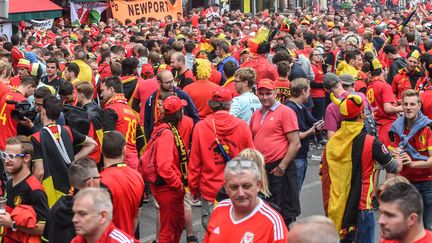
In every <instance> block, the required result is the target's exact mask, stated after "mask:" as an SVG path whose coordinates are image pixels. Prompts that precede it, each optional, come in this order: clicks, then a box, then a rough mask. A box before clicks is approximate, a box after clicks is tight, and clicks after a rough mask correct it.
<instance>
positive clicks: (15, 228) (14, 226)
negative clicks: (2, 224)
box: [11, 221, 18, 232]
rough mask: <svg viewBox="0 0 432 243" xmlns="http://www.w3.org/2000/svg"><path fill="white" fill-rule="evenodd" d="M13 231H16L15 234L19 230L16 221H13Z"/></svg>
mask: <svg viewBox="0 0 432 243" xmlns="http://www.w3.org/2000/svg"><path fill="white" fill-rule="evenodd" d="M11 229H12V231H14V232H15V231H17V230H18V228H17V226H16V224H15V221H12V225H11Z"/></svg>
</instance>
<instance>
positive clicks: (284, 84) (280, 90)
mask: <svg viewBox="0 0 432 243" xmlns="http://www.w3.org/2000/svg"><path fill="white" fill-rule="evenodd" d="M275 87H276V100H277V101H279V102H280V103H282V104H285V102H286V101H288V99H289V98H290V87H291V82H290V81H289V80H288V79H282V78H279V79H277V80H276V82H275Z"/></svg>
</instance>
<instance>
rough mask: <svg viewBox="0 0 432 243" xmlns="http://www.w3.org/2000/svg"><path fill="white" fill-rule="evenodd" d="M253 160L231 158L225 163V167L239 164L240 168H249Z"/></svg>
mask: <svg viewBox="0 0 432 243" xmlns="http://www.w3.org/2000/svg"><path fill="white" fill-rule="evenodd" d="M253 163H254V162H252V161H249V160H231V161H229V162H228V163H227V165H226V166H227V167H230V168H234V167H237V166H238V165H240V167H241V168H251V167H252V166H253V165H252V164H253Z"/></svg>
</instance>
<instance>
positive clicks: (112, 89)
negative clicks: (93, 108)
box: [101, 77, 144, 169]
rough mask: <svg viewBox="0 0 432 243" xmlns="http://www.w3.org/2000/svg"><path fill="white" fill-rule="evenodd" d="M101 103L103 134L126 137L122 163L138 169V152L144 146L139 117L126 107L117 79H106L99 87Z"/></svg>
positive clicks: (119, 82)
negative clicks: (113, 132) (102, 108)
mask: <svg viewBox="0 0 432 243" xmlns="http://www.w3.org/2000/svg"><path fill="white" fill-rule="evenodd" d="M101 96H102V101H103V103H104V104H105V109H104V113H103V116H102V117H103V118H102V126H103V130H104V133H107V132H110V131H119V132H121V133H122V134H123V135H124V136H125V137H126V155H125V158H124V163H125V164H127V165H129V166H130V167H131V168H133V169H137V168H138V163H139V161H138V151H141V148H142V147H143V146H144V139H143V135H142V131H141V127H140V124H139V117H138V115H137V114H135V112H134V110H132V108H131V107H130V106H129V105H128V103H127V100H126V98H125V96H124V94H123V88H122V83H121V81H120V79H119V78H118V77H110V78H106V79H105V80H104V81H103V83H102V85H101Z"/></svg>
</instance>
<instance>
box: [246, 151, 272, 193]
mask: <svg viewBox="0 0 432 243" xmlns="http://www.w3.org/2000/svg"><path fill="white" fill-rule="evenodd" d="M238 157H240V158H242V159H246V160H250V161H252V162H255V163H256V164H257V166H258V169H259V173H260V177H261V188H260V192H261V193H262V194H264V196H265V197H270V196H271V193H270V190H269V188H268V181H267V174H266V170H265V167H264V156H263V155H262V153H260V151H258V150H256V149H253V148H246V149H243V150H242V151H241V152H240V153H239V155H238Z"/></svg>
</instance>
